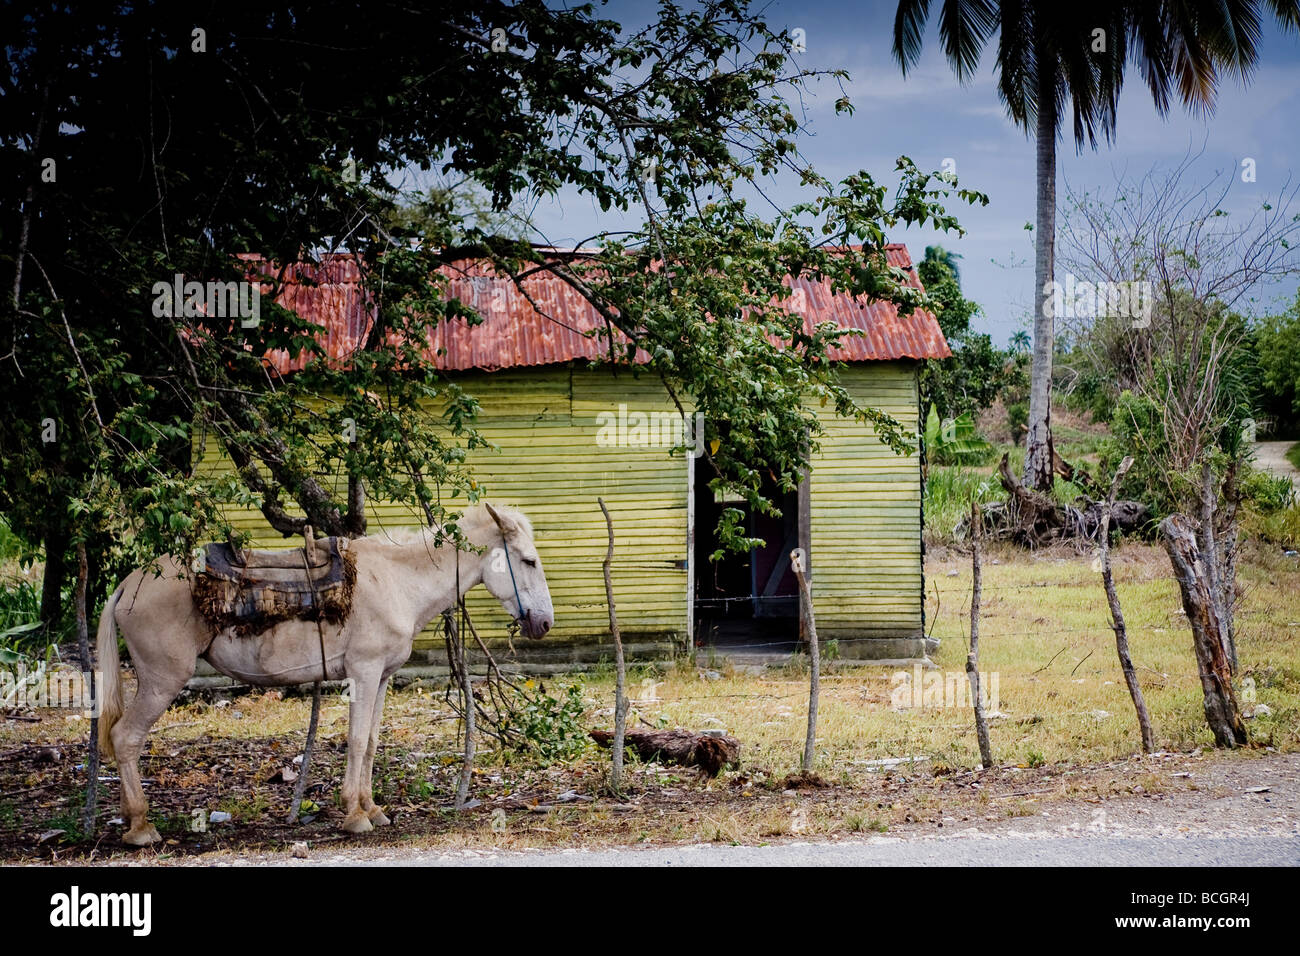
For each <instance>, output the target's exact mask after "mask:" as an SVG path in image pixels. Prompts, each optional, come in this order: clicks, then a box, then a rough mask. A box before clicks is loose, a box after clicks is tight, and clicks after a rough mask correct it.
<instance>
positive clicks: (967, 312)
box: [917, 246, 1025, 418]
mask: <svg viewBox="0 0 1300 956" xmlns="http://www.w3.org/2000/svg"><path fill="white" fill-rule="evenodd" d="M952 255H953V253H945V252H944V251H943V250H942V249H941V248H940V247H937V246H930V247H929V248H927V249H926V257H925V259H923V260H922V261H921V262H920V263H919V265H918V266H917V274H918V275H919V276H920V278H921V282H922V283H923V284H924V285H925V290H926V293H927V294H928V295H929V296H930V298H931V299H932V300H933V301H934V304H935V314H936V318H937V319H938V320H939V327H940V328H941V329H942V330H943V334H944V337H945V338H947V340H948V347H949V349H951V350H952V356H951V357H949V358H946V359H929V360H927V361H926V362H925V364H924V366H923V367H922V369H921V406H922V407H923V408H928V407H930V406H931V405H935V406H937V407H938V409H939V410H940V411H941V412H942V414H943V416H945V417H947V418H957V417H959V416H961V415H963V414H972V415H973V414H975V413H978V412H980V411H982V410H984V409H986V408H988V407H989V406H991V405H992V404H993V403H994V402H995V401H997V399H998V397H999V396H1001V395H1002V393H1003V392H1004V391H1005V390H1006V389H1007V388H1009V387H1015V386H1018V385H1021V384H1023V383H1024V381H1025V371H1024V362H1023V360H1022V359H1021V357H1020V356H1019V355H1016V354H1015V353H1013V352H1010V351H1003V350H1001V349H997V348H994V346H993V340H992V339H991V338H990V337H989V336H988V335H986V334H984V333H982V332H975V331H973V330H972V329H971V327H970V322H971V319H972V318H973V317H974V316H975V315H978V314H979V311H980V310H979V306H978V305H976V304H975V303H974V302H972V301H971V300H970V299H967V298H966V297H965V296H963V295H962V293H961V284H960V282H959V281H958V279H957V276H956V275H955V274H954V273H953V271H952V267H951V266H950V265H949V264H948V260H949V258H950V257H951V256H952Z"/></svg>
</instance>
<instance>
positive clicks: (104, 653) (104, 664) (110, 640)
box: [96, 586, 122, 760]
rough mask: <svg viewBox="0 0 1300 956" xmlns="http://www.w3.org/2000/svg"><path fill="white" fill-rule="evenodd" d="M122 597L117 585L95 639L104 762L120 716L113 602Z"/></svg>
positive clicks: (100, 743)
mask: <svg viewBox="0 0 1300 956" xmlns="http://www.w3.org/2000/svg"><path fill="white" fill-rule="evenodd" d="M121 596H122V588H121V587H120V586H119V587H118V589H117V590H116V591H114V592H113V596H112V597H111V598H109V599H108V603H107V604H105V605H104V613H103V614H101V615H99V637H98V640H97V647H96V651H97V653H98V655H99V670H100V673H101V674H102V675H103V686H101V687H100V688H99V699H100V711H99V752H100V754H102V755H103V756H104V757H106V758H108V759H110V760H111V759H113V758H114V754H113V733H112V731H113V725H114V724H116V723H117V721H118V718H120V717H121V716H122V675H121V669H122V668H121V662H120V661H119V660H118V656H117V621H116V620H114V615H115V613H116V611H117V599H118V598H120V597H121Z"/></svg>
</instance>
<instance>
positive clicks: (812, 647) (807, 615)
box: [790, 548, 821, 774]
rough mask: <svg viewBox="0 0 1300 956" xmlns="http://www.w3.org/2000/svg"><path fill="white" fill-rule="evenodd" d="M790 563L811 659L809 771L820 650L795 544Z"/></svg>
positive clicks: (805, 762) (806, 743) (813, 748)
mask: <svg viewBox="0 0 1300 956" xmlns="http://www.w3.org/2000/svg"><path fill="white" fill-rule="evenodd" d="M790 567H791V568H792V569H793V570H794V576H795V579H796V580H797V581H798V582H799V602H800V604H801V605H802V606H803V611H804V613H803V615H802V617H803V621H804V625H805V630H804V636H805V637H806V638H807V640H808V659H809V661H810V663H811V670H812V677H811V678H810V680H809V685H808V736H807V737H806V738H805V740H804V745H803V772H804V773H805V774H809V773H812V769H813V758H814V757H815V755H816V746H817V698H818V696H819V695H820V693H821V651H820V650H819V649H818V647H817V621H816V619H815V618H814V617H813V601H812V590H811V589H810V588H809V587H808V577H807V575H806V574H804V571H805V570H806V568H805V566H804V552H803V550H802V549H801V548H795V549H794V550H793V551H791V552H790Z"/></svg>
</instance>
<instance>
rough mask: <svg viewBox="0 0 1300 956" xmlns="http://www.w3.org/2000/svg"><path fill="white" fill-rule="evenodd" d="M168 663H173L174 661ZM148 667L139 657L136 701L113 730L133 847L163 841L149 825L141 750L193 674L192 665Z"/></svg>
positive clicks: (124, 812)
mask: <svg viewBox="0 0 1300 956" xmlns="http://www.w3.org/2000/svg"><path fill="white" fill-rule="evenodd" d="M159 663H161V662H159ZM169 663H174V659H173V660H169ZM149 664H150V662H148V661H145V660H141V659H140V658H138V657H137V659H136V674H137V675H138V680H139V685H138V687H137V689H136V692H135V699H134V700H132V701H131V703H130V704H129V705H128V706H127V708H126V711H125V712H124V713H123V714H122V719H121V720H119V721H118V722H117V724H116V725H115V726H114V727H113V730H112V736H113V750H114V752H115V753H116V754H117V768H118V775H119V776H120V777H121V780H122V819H123V820H124V821H125V822H126V826H127V830H126V833H125V834H124V835H123V836H122V842H123V843H127V844H129V845H131V846H148V845H149V844H150V843H157V842H158V841H159V840H161V839H162V837H161V836H159V835H158V830H157V829H156V828H155V827H154V825H153V824H152V823H150V822H149V817H148V812H149V804H148V801H146V800H145V797H144V788H143V787H141V786H140V763H139V761H140V751H141V749H142V748H143V746H144V740H145V737H146V736H147V735H148V733H149V728H150V727H152V726H153V725H154V721H156V720H157V719H158V718H159V717H161V716H162V715H163V712H164V711H166V710H167V708H168V706H170V705H171V702H172V701H173V700H175V699H176V695H177V694H179V693H180V692H181V688H182V687H184V686H185V682H186V681H187V680H189V679H190V677H191V676H193V674H194V664H193V662H191V663H190V666H189V667H188V668H180V667H170V668H166V667H164V668H163V669H155V668H153V667H150V666H149Z"/></svg>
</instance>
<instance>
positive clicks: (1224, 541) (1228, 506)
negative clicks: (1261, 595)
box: [1216, 461, 1241, 676]
mask: <svg viewBox="0 0 1300 956" xmlns="http://www.w3.org/2000/svg"><path fill="white" fill-rule="evenodd" d="M1240 508H1241V486H1240V485H1239V484H1238V482H1237V463H1236V462H1235V461H1234V462H1233V463H1232V464H1230V465H1229V466H1228V473H1227V475H1225V476H1224V479H1223V507H1222V508H1221V509H1220V510H1219V524H1218V528H1217V531H1216V534H1217V539H1218V547H1219V591H1220V593H1221V595H1222V609H1223V637H1224V642H1225V644H1226V646H1227V650H1228V666H1229V667H1231V668H1232V673H1233V675H1234V676H1236V673H1237V556H1238V553H1239V552H1238V546H1239V540H1238V539H1239V533H1238V529H1237V514H1238V512H1239V510H1240Z"/></svg>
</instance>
